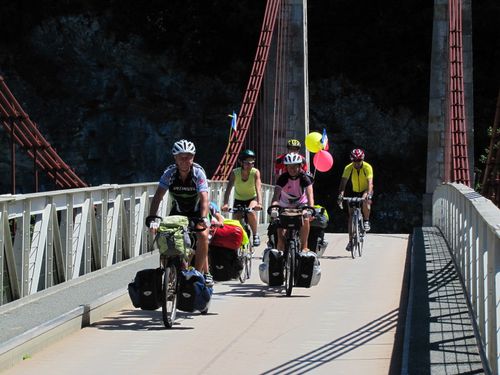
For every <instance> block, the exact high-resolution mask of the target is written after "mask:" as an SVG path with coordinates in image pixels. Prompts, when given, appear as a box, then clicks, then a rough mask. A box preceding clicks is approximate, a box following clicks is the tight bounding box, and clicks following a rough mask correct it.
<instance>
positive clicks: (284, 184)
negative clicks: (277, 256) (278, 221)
mask: <svg viewBox="0 0 500 375" xmlns="http://www.w3.org/2000/svg"><path fill="white" fill-rule="evenodd" d="M283 162H284V164H285V166H286V172H284V173H282V174H281V175H280V176H279V177H278V181H276V186H275V188H274V195H273V200H272V204H273V205H279V206H281V207H287V208H297V207H299V206H302V205H308V206H311V207H312V206H314V193H313V188H312V180H311V178H310V177H309V176H308V175H307V174H306V173H305V172H304V171H303V169H302V167H301V166H302V162H303V159H302V157H301V156H300V155H299V154H286V155H285V158H284V160H283ZM309 227H310V225H309V219H305V220H304V224H303V225H302V227H301V228H300V243H301V247H302V251H308V250H309V249H308V248H307V238H308V236H309ZM277 248H278V250H281V251H283V250H284V249H285V236H284V230H283V229H281V228H280V229H278V244H277Z"/></svg>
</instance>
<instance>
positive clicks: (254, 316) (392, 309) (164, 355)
mask: <svg viewBox="0 0 500 375" xmlns="http://www.w3.org/2000/svg"><path fill="white" fill-rule="evenodd" d="M327 239H328V241H329V242H330V244H329V246H328V248H327V250H326V252H325V254H324V257H323V258H322V259H321V269H322V278H321V282H320V284H319V285H318V286H316V287H313V288H310V289H304V288H294V290H293V293H292V296H291V297H284V296H283V293H282V292H281V291H280V290H279V289H270V288H269V287H267V286H265V285H263V284H262V283H261V282H260V279H259V276H258V264H259V263H260V260H259V259H256V260H254V264H253V267H254V268H253V275H252V278H251V280H248V281H247V282H246V283H245V284H240V283H239V282H236V281H231V282H223V283H217V284H216V293H215V294H214V297H213V300H212V305H211V310H210V313H209V314H208V315H207V316H201V315H199V314H184V313H180V319H178V320H177V324H176V325H175V326H174V328H173V329H171V330H166V329H164V327H163V324H162V320H161V311H160V310H158V311H153V312H151V311H141V310H137V309H134V308H133V307H132V305H126V306H124V307H123V309H121V310H119V311H116V313H115V314H112V315H110V316H108V317H106V318H105V319H103V320H102V321H100V322H98V323H96V324H94V325H92V326H91V327H88V328H85V329H83V330H81V331H79V332H77V333H75V334H72V335H70V336H68V337H66V338H64V339H62V340H61V341H59V342H56V343H55V344H53V345H51V346H49V347H47V348H46V349H44V350H42V351H41V352H39V353H37V354H35V355H34V356H33V357H31V358H29V359H26V360H25V361H23V362H22V363H20V364H18V365H16V366H15V367H13V368H11V369H9V370H8V371H6V372H5V374H11V375H12V374H37V375H42V374H51V375H54V374H73V375H74V374H85V375H88V374H108V375H109V374H162V375H163V374H168V373H171V374H218V375H219V374H292V373H293V374H299V373H306V372H311V373H314V374H344V373H349V374H387V373H389V370H390V366H391V357H392V352H393V347H394V343H395V332H396V326H397V323H398V311H399V304H400V295H401V287H402V283H403V273H404V267H405V260H406V254H407V244H408V239H409V235H406V234H400V235H397V234H385V235H384V234H369V235H368V237H367V241H366V246H365V251H364V254H363V257H362V258H356V259H354V260H353V259H351V257H350V254H349V253H347V252H346V251H345V249H344V248H345V245H346V241H347V235H345V234H328V235H327ZM262 250H263V246H261V248H259V249H258V250H257V253H256V255H258V256H260V255H261V254H262Z"/></svg>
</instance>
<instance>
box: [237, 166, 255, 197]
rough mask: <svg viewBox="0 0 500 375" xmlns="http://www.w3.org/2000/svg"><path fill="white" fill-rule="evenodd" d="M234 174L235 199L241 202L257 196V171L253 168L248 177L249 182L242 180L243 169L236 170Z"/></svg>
mask: <svg viewBox="0 0 500 375" xmlns="http://www.w3.org/2000/svg"><path fill="white" fill-rule="evenodd" d="M233 173H234V198H235V199H238V200H240V201H247V200H250V199H252V198H255V197H256V196H257V191H256V190H255V174H256V173H257V169H255V168H252V169H251V170H250V174H249V175H248V180H246V181H243V179H242V178H241V168H235V169H234V170H233Z"/></svg>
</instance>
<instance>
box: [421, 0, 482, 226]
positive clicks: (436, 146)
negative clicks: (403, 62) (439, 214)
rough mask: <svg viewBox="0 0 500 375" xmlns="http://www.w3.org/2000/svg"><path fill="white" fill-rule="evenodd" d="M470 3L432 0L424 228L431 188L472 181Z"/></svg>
mask: <svg viewBox="0 0 500 375" xmlns="http://www.w3.org/2000/svg"><path fill="white" fill-rule="evenodd" d="M471 5H472V4H471V0H435V1H434V22H433V32H432V55H431V76H430V92H429V120H428V121H429V123H428V144H427V179H426V194H425V195H424V202H423V211H424V212H423V223H424V225H430V224H431V222H432V193H433V192H434V189H435V188H436V186H438V185H440V184H441V183H443V182H459V183H463V184H465V185H468V186H471V184H472V183H473V181H472V176H471V171H473V155H474V143H473V142H472V140H473V129H474V120H473V93H472V27H471V22H472V19H471Z"/></svg>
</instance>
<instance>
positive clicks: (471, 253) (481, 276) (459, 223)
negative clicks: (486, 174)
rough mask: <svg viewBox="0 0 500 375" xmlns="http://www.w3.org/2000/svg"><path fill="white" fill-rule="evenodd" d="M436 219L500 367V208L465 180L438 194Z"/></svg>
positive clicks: (490, 357) (487, 347) (492, 356)
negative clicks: (499, 350) (465, 183)
mask: <svg viewBox="0 0 500 375" xmlns="http://www.w3.org/2000/svg"><path fill="white" fill-rule="evenodd" d="M432 222H433V225H435V226H437V227H438V228H439V229H440V230H441V232H442V233H443V235H444V237H445V238H446V241H447V242H448V245H449V247H450V249H451V251H452V253H453V255H454V258H455V261H456V264H457V267H458V269H459V272H460V274H461V277H462V279H463V281H464V284H465V289H466V293H467V296H468V298H469V301H470V303H471V306H472V310H473V315H474V317H475V319H476V323H477V326H478V329H479V333H480V336H481V340H482V345H483V347H484V350H485V353H486V356H487V358H488V362H489V364H490V366H491V369H492V372H493V373H494V374H497V373H498V369H499V358H500V357H499V352H498V349H499V343H500V341H499V340H500V330H499V329H500V325H499V324H500V315H499V314H500V306H499V302H500V210H499V209H498V208H497V207H496V206H495V205H494V204H493V203H492V202H491V201H490V200H488V199H486V198H484V197H483V196H481V195H480V194H478V193H476V192H475V191H474V190H472V189H471V188H469V187H467V186H465V185H462V184H454V183H450V184H443V185H441V186H439V187H438V188H437V189H436V191H435V192H434V194H433V208H432Z"/></svg>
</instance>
